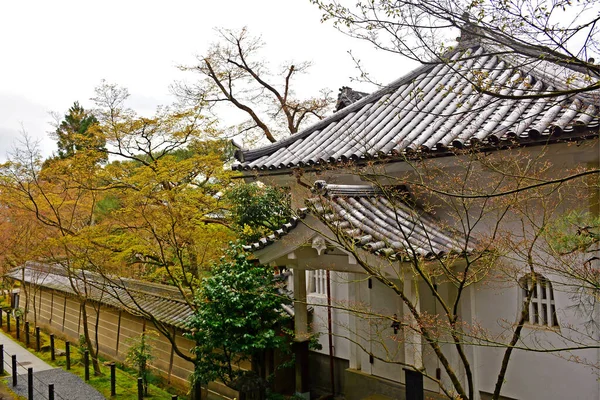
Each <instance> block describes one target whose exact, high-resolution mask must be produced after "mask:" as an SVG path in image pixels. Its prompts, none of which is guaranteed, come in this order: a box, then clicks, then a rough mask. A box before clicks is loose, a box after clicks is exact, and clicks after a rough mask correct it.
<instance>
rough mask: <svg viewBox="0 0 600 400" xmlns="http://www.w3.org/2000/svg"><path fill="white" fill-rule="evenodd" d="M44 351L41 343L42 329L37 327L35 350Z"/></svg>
mask: <svg viewBox="0 0 600 400" xmlns="http://www.w3.org/2000/svg"><path fill="white" fill-rule="evenodd" d="M41 349H42V344H41V341H40V327H39V326H36V327H35V350H36V351H40V350H41Z"/></svg>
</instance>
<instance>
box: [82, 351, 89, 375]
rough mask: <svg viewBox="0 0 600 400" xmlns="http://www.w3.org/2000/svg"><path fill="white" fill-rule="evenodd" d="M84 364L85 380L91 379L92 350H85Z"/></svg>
mask: <svg viewBox="0 0 600 400" xmlns="http://www.w3.org/2000/svg"><path fill="white" fill-rule="evenodd" d="M83 366H84V368H85V381H86V382H87V381H89V380H90V351H89V350H86V351H84V352H83Z"/></svg>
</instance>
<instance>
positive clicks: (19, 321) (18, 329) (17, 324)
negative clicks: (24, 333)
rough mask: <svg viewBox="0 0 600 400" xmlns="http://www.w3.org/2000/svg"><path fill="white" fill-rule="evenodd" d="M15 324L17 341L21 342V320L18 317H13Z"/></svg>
mask: <svg viewBox="0 0 600 400" xmlns="http://www.w3.org/2000/svg"><path fill="white" fill-rule="evenodd" d="M15 324H16V326H17V340H21V318H19V316H18V315H17V316H16V317H15Z"/></svg>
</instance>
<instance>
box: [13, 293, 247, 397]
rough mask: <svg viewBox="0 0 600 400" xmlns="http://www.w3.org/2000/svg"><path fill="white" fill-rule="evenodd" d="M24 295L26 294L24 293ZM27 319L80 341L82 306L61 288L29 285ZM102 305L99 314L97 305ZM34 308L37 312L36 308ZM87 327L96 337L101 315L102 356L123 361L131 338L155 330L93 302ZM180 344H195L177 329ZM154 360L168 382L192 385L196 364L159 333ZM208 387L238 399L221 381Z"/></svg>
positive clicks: (141, 320)
mask: <svg viewBox="0 0 600 400" xmlns="http://www.w3.org/2000/svg"><path fill="white" fill-rule="evenodd" d="M23 294H25V293H23ZM27 295H28V297H29V302H28V305H27V306H28V320H29V321H30V323H35V324H36V325H37V326H40V327H42V328H44V329H46V330H48V331H50V332H51V333H54V334H56V335H58V336H62V337H64V338H65V339H69V340H70V341H72V342H73V343H78V342H79V337H80V335H82V334H83V324H82V322H83V321H82V318H81V308H80V306H79V304H80V303H79V302H78V300H77V299H76V298H74V297H72V296H70V295H68V294H65V293H63V292H60V291H56V290H52V289H47V288H44V287H31V286H29V285H28V288H27ZM25 302H26V299H25V296H23V297H22V298H21V299H20V306H21V307H23V308H24V307H25ZM98 306H99V307H100V312H99V314H97V313H96V312H97V310H96V309H95V308H96V307H98ZM34 309H35V311H34ZM87 315H88V324H89V325H88V329H89V330H90V335H91V336H92V339H94V335H95V329H96V322H97V321H96V315H98V319H99V323H98V348H99V350H100V353H101V355H102V356H104V357H106V358H109V359H112V360H115V361H121V362H122V361H124V360H125V357H126V356H127V350H128V349H129V347H130V346H129V343H128V342H129V341H130V339H132V338H136V337H139V335H140V334H141V333H142V332H143V331H144V330H156V328H155V327H154V325H153V324H152V323H151V322H150V321H148V320H146V319H144V318H141V317H138V316H135V315H132V314H129V313H127V312H125V311H123V310H120V309H117V308H114V307H108V306H105V305H99V304H98V303H93V304H92V305H88V306H87ZM173 329H174V331H175V333H176V341H177V344H178V347H179V348H180V349H182V350H185V351H189V349H191V348H192V347H193V346H194V343H193V342H192V341H191V340H189V339H186V338H184V337H183V335H182V332H181V331H179V330H175V328H173ZM154 356H155V359H154V360H153V361H152V366H153V367H154V369H155V371H156V372H158V374H159V375H161V376H162V377H163V378H165V379H166V380H167V382H168V383H169V384H172V385H175V386H177V387H180V388H184V389H187V388H189V380H188V377H189V376H190V374H191V373H192V372H193V369H194V367H193V364H192V363H191V362H189V361H186V360H184V359H183V358H181V357H180V356H178V355H177V354H176V353H175V352H174V350H173V346H172V345H171V343H170V342H169V341H168V340H167V338H166V337H165V336H164V335H162V334H159V336H158V338H157V339H156V342H155V345H154ZM209 390H210V391H212V392H214V393H215V394H218V395H221V396H222V397H223V398H237V397H238V393H237V392H235V391H233V390H231V389H229V388H227V387H226V386H224V385H222V384H219V383H218V382H214V383H211V384H210V385H209Z"/></svg>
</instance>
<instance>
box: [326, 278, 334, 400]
mask: <svg viewBox="0 0 600 400" xmlns="http://www.w3.org/2000/svg"><path fill="white" fill-rule="evenodd" d="M326 279H327V330H328V334H329V375H330V378H331V398H333V397H334V396H335V378H334V374H333V333H332V330H331V281H330V279H329V270H327V271H326Z"/></svg>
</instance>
